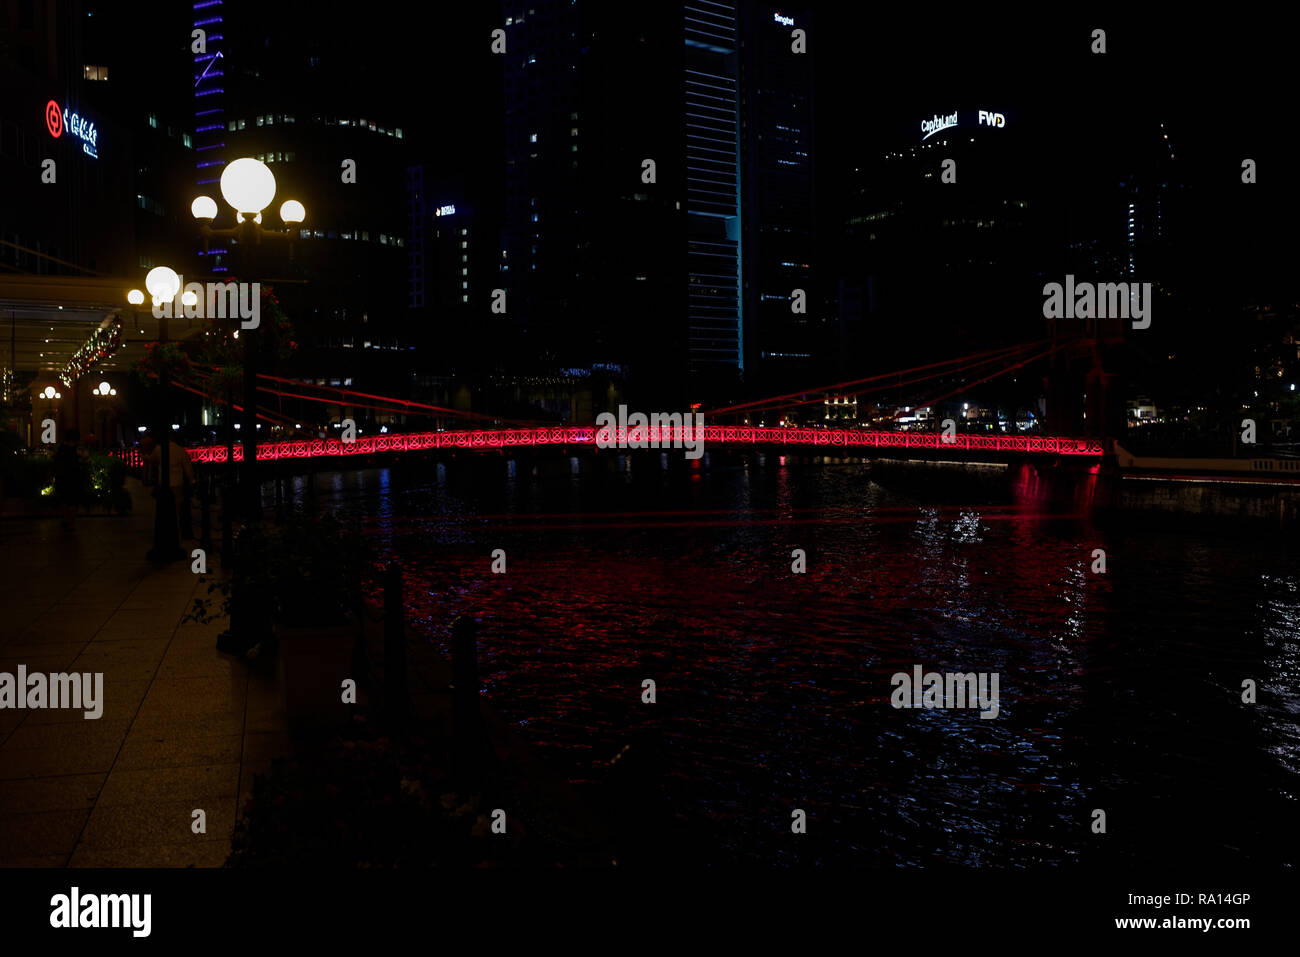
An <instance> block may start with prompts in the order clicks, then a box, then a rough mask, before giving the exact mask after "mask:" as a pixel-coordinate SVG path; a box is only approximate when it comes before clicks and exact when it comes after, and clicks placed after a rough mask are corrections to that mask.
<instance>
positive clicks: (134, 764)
mask: <svg viewBox="0 0 1300 957" xmlns="http://www.w3.org/2000/svg"><path fill="white" fill-rule="evenodd" d="M242 747H243V738H242V737H241V736H240V735H238V734H196V733H194V732H180V731H150V730H148V729H137V730H133V731H132V732H131V733H130V734H129V735H127V737H126V743H125V744H124V745H123V746H122V750H121V753H120V754H119V755H118V758H117V762H116V763H115V764H114V765H113V769H114V770H120V771H140V770H146V769H149V768H179V767H190V766H193V765H196V764H205V765H220V764H238V763H239V760H240V754H241V751H242Z"/></svg>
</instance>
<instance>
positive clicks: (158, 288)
mask: <svg viewBox="0 0 1300 957" xmlns="http://www.w3.org/2000/svg"><path fill="white" fill-rule="evenodd" d="M144 287H145V288H146V289H148V290H149V294H150V295H151V296H152V297H153V302H154V305H155V306H161V305H162V304H163V303H167V302H172V301H174V300H175V299H176V294H177V293H178V292H180V289H181V278H180V276H178V275H176V272H175V270H172V269H169V268H168V267H166V266H157V267H155V268H153V269H151V270H149V274H148V275H147V276H145V277H144ZM126 299H127V302H129V303H130V304H131V305H133V306H138V305H140V304H142V303H143V302H144V294H143V293H141V292H140V290H138V289H132V290H131V291H130V292H129V293H127V296H126ZM156 311H158V312H160V313H161V315H160V316H159V318H158V346H159V348H160V349H161V348H162V347H163V346H165V345H166V344H167V315H166V313H165V312H163V311H162V310H156ZM159 358H160V360H161V361H159V363H158V392H159V399H158V415H157V418H156V419H155V421H160V422H161V423H162V424H161V426H155V429H154V431H155V433H156V439H157V441H158V448H159V450H160V451H159V453H158V454H159V456H160V458H161V461H160V462H159V465H158V487H157V489H156V490H155V491H156V498H155V506H154V520H153V548H151V549H149V551H148V553H146V556H145V557H146V558H148V559H149V560H150V561H157V562H171V561H175V560H176V559H178V558H180V557H181V555H182V554H183V553H182V552H181V547H180V530H179V529H178V528H177V527H176V503H175V502H174V501H173V500H172V487H171V440H172V430H171V402H170V396H169V395H168V386H169V382H168V369H167V362H166V359H165V357H163V356H162V355H161V353H160V356H159Z"/></svg>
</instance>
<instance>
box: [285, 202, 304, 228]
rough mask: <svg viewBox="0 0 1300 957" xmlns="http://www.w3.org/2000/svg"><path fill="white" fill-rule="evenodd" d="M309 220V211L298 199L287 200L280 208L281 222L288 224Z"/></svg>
mask: <svg viewBox="0 0 1300 957" xmlns="http://www.w3.org/2000/svg"><path fill="white" fill-rule="evenodd" d="M306 218H307V210H305V209H303V208H302V203H300V202H298V201H297V200H296V199H288V200H285V202H284V204H283V205H282V206H281V207H280V220H281V221H282V222H286V223H301V222H302V221H303V220H304V219H306Z"/></svg>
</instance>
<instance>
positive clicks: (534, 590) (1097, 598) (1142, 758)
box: [317, 453, 1300, 868]
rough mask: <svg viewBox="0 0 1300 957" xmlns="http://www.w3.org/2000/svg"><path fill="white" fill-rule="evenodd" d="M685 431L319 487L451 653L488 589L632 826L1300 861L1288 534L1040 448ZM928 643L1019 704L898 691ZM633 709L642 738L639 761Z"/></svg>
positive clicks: (1022, 861) (814, 858) (530, 705)
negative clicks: (1152, 498) (1191, 507)
mask: <svg viewBox="0 0 1300 957" xmlns="http://www.w3.org/2000/svg"><path fill="white" fill-rule="evenodd" d="M673 454H674V455H675V456H680V453H673ZM665 462H666V459H665V458H661V457H660V456H659V455H658V454H654V453H650V454H646V455H644V456H638V457H635V458H632V459H617V460H614V459H612V457H611V459H609V460H607V461H606V464H605V467H603V468H600V469H597V470H590V469H588V468H587V465H586V464H584V469H583V470H582V471H579V470H578V468H577V465H576V462H573V463H571V461H570V460H565V459H560V458H554V459H553V460H547V461H542V462H541V464H540V467H539V468H538V469H537V470H536V471H535V470H534V466H533V465H532V464H531V463H530V462H529V461H527V460H524V459H520V460H518V461H516V460H510V459H506V458H500V457H493V456H478V457H475V456H467V457H461V458H459V459H457V460H455V461H454V462H452V463H449V464H447V465H433V464H427V465H425V466H422V467H409V468H403V469H400V470H398V469H392V470H388V469H385V470H372V471H364V472H343V473H331V474H329V475H324V476H318V477H317V483H318V484H317V488H318V490H319V491H318V500H319V501H320V503H321V504H323V505H326V506H333V507H337V508H338V509H339V510H340V511H341V512H343V513H355V514H360V515H361V516H362V517H363V520H364V526H365V528H366V530H367V534H368V535H369V536H370V537H371V539H372V542H373V544H374V545H375V546H376V547H377V548H378V549H379V550H380V551H381V553H383V554H386V555H393V556H395V557H396V558H397V560H398V561H400V563H401V564H402V565H403V567H404V569H405V572H406V576H407V582H408V585H407V595H408V610H409V612H410V615H411V618H412V620H413V622H414V623H415V624H416V625H417V626H418V627H419V628H420V629H422V630H423V631H424V633H425V635H426V636H427V639H426V640H430V641H433V642H434V643H435V644H436V645H437V646H438V647H439V648H440V650H442V652H443V653H444V654H446V655H448V656H449V655H450V647H449V637H450V636H449V625H450V622H451V621H452V619H453V618H455V617H456V616H457V615H459V614H466V613H467V614H472V615H474V616H475V617H476V618H477V619H478V620H479V623H480V665H479V667H480V674H481V677H482V680H483V687H484V690H485V693H486V694H487V695H489V696H490V698H491V700H492V702H493V704H494V706H495V707H496V708H497V709H498V710H499V711H500V712H501V713H503V714H504V715H505V716H506V717H507V718H508V719H509V720H510V721H511V722H512V723H514V724H515V725H517V727H518V731H519V733H520V734H521V735H522V736H523V737H524V738H525V739H526V740H528V741H529V742H530V743H532V744H533V745H534V746H535V747H536V748H537V749H538V750H539V751H540V752H541V753H542V754H543V755H544V757H545V758H546V759H547V760H548V762H549V763H551V764H552V765H553V766H554V767H556V768H557V769H559V770H561V771H562V772H563V773H564V774H565V775H567V776H568V778H569V779H570V780H571V781H573V782H574V783H575V786H576V787H577V788H578V789H579V790H580V791H581V792H585V794H586V795H587V796H588V797H590V799H591V801H592V804H593V806H599V807H603V808H605V809H607V810H608V809H610V808H622V809H623V810H622V811H620V812H619V813H616V814H614V817H615V818H618V819H619V820H618V821H617V822H616V823H617V825H618V827H620V828H621V829H622V831H621V833H624V834H626V835H630V836H629V837H628V838H627V842H628V847H629V851H628V853H629V854H630V855H632V856H636V855H637V854H640V855H641V856H642V857H647V858H648V857H653V856H659V855H663V854H671V855H673V856H674V858H675V859H686V860H691V861H695V862H700V863H706V864H714V863H717V864H751V863H757V862H762V863H764V864H767V865H775V866H795V865H798V866H812V867H818V866H825V867H832V866H833V867H843V866H849V867H872V866H886V867H888V866H895V865H904V866H918V865H920V866H929V865H938V864H959V865H982V866H993V867H1009V868H1019V867H1031V866H1036V865H1041V864H1048V865H1062V864H1067V865H1068V864H1071V863H1073V864H1078V865H1089V864H1095V865H1098V866H1101V867H1107V868H1113V867H1137V866H1143V865H1147V864H1150V865H1160V866H1172V865H1181V864H1184V863H1186V864H1200V865H1206V866H1209V867H1225V866H1231V867H1239V866H1240V867H1251V868H1254V867H1257V866H1259V865H1272V866H1277V865H1282V866H1290V867H1294V866H1295V865H1296V862H1297V861H1300V855H1298V854H1297V832H1298V830H1300V828H1298V827H1297V810H1300V808H1298V807H1297V794H1298V793H1300V777H1297V774H1298V773H1300V685H1298V683H1297V677H1298V676H1300V549H1297V548H1296V547H1295V544H1294V537H1293V536H1291V537H1289V538H1288V537H1283V536H1281V535H1279V534H1278V533H1277V532H1276V531H1275V530H1273V529H1268V528H1254V527H1250V526H1236V525H1232V526H1228V527H1226V528H1225V527H1224V526H1223V525H1218V524H1215V525H1210V524H1208V523H1204V522H1201V521H1198V520H1194V519H1187V520H1181V521H1178V522H1176V523H1173V524H1170V523H1167V522H1166V523H1163V524H1159V525H1156V524H1152V523H1151V522H1150V521H1148V520H1145V519H1142V518H1139V517H1137V516H1133V515H1123V516H1112V517H1108V518H1106V519H1105V520H1102V519H1101V518H1099V517H1098V516H1097V515H1094V514H1093V513H1092V512H1091V510H1090V508H1089V506H1088V505H1087V500H1088V483H1089V482H1091V481H1095V479H1092V478H1090V477H1087V476H1083V477H1081V478H1079V479H1077V480H1070V481H1069V483H1068V484H1069V487H1068V488H1066V490H1065V493H1064V494H1061V483H1060V481H1052V482H1048V481H1047V480H1046V479H1044V478H1041V477H1039V476H1038V475H1037V473H1035V472H1033V471H1032V470H1031V469H1029V468H1028V467H1025V468H1020V469H1016V470H1012V471H1009V472H1007V473H1005V474H1003V473H998V472H995V471H989V472H988V473H987V474H984V473H976V474H974V476H972V475H970V474H960V473H955V472H943V471H938V472H936V471H934V470H933V469H929V470H925V471H923V472H917V473H912V472H909V471H907V470H888V469H886V468H884V467H882V466H879V465H877V466H872V465H870V464H867V463H865V462H832V461H830V460H820V459H800V460H795V459H788V458H784V457H781V456H778V455H774V454H773V455H757V456H748V457H746V458H743V459H734V460H728V461H722V460H719V459H717V458H716V457H713V456H711V457H710V464H705V463H704V462H700V463H694V464H687V465H683V463H681V462H672V463H668V466H667V467H665ZM615 463H617V464H615ZM1049 492H1050V493H1052V494H1049ZM494 549H503V550H504V551H505V555H506V559H505V560H506V573H505V574H503V575H500V574H492V573H491V563H492V558H491V553H492V551H493V550H494ZM795 549H802V550H803V552H804V554H805V555H806V572H805V573H803V574H796V573H794V572H793V571H792V567H791V566H792V561H794V559H792V552H793V551H794V550H795ZM1095 549H1103V550H1104V552H1105V556H1106V571H1105V572H1104V573H1100V572H1094V571H1093V566H1094V564H1095V562H1096V559H1095V558H1094V550H1095ZM917 665H920V666H921V668H922V670H923V671H924V672H930V671H936V672H941V673H947V672H961V673H967V672H975V673H984V674H990V675H991V674H993V673H996V674H997V676H998V681H999V684H998V706H999V711H998V714H997V716H996V717H995V718H992V719H989V718H981V717H980V713H979V711H978V710H974V709H969V708H968V709H959V708H930V709H926V708H918V709H899V708H894V707H892V705H891V694H892V692H893V688H894V686H893V683H892V681H891V678H892V676H893V675H895V674H897V673H906V674H908V675H909V676H910V675H911V674H912V672H913V668H914V666H917ZM646 679H650V680H653V681H654V682H655V693H656V699H657V700H656V701H655V703H653V704H647V703H643V701H642V687H643V685H642V682H643V681H644V680H646ZM1247 679H1249V680H1252V681H1254V682H1255V685H1256V688H1257V692H1256V693H1257V696H1258V700H1257V703H1254V704H1247V703H1243V701H1242V688H1243V681H1245V680H1247ZM629 743H632V745H633V748H632V749H631V750H630V751H629V752H628V755H629V756H631V755H633V754H635V755H636V757H637V758H639V759H640V760H639V763H638V762H634V761H627V762H626V763H625V764H624V765H623V768H617V767H616V766H612V765H611V759H612V758H613V757H614V756H615V755H616V754H617V753H618V752H619V751H620V749H621V748H623V746H624V745H627V744H629ZM629 765H631V766H632V768H633V769H634V771H636V772H637V773H633V772H629V771H626V770H624V768H627V767H628V766H629ZM629 793H636V794H639V796H640V798H642V799H643V802H642V803H640V804H637V803H636V801H635V800H633V801H632V803H631V804H628V803H626V802H627V801H628V800H629V799H628V794H629ZM616 797H617V801H618V802H623V803H616V802H615V798H616ZM799 810H801V811H803V812H804V815H805V816H806V833H802V834H796V833H793V831H792V821H793V820H794V819H795V816H796V813H795V812H796V811H799ZM1099 810H1100V811H1102V812H1104V814H1105V820H1104V824H1105V832H1104V833H1097V832H1096V828H1098V827H1099V824H1098V823H1097V822H1098V820H1099V819H1098V818H1097V816H1096V814H1095V812H1096V811H1099ZM629 818H631V819H629ZM638 835H639V837H640V838H641V840H640V842H639V843H638V841H637V839H636V837H637V836H638Z"/></svg>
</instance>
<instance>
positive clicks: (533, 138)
mask: <svg viewBox="0 0 1300 957" xmlns="http://www.w3.org/2000/svg"><path fill="white" fill-rule="evenodd" d="M528 142H530V143H536V142H537V134H536V133H529V134H528Z"/></svg>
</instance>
